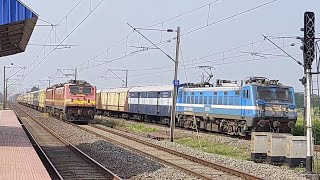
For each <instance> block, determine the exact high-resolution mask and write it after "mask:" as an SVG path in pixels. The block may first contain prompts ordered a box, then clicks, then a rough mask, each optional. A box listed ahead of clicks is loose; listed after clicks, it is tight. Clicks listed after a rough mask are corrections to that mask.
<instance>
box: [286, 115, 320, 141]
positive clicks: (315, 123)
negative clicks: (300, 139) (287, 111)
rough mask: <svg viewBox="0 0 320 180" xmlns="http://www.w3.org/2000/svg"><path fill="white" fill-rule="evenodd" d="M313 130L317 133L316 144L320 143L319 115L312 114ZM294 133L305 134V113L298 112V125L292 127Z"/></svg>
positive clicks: (295, 134)
mask: <svg viewBox="0 0 320 180" xmlns="http://www.w3.org/2000/svg"><path fill="white" fill-rule="evenodd" d="M312 123H313V128H314V129H313V132H314V133H315V140H316V144H317V145H319V144H320V117H319V116H318V115H313V116H312ZM292 134H293V135H294V136H304V135H305V125H304V123H303V113H301V112H298V120H297V123H296V126H295V127H294V128H293V129H292Z"/></svg>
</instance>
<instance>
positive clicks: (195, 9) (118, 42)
mask: <svg viewBox="0 0 320 180" xmlns="http://www.w3.org/2000/svg"><path fill="white" fill-rule="evenodd" d="M218 1H219V0H215V1H212V2H210V3H207V4H205V5H202V6H200V7H197V8H194V9H192V10H189V11H187V12H184V13H182V14H179V15H177V16H174V17H171V18H169V19H166V20H164V21H161V22H158V23H155V24H152V25H149V26H147V27H145V28H150V27H154V26H156V25H159V24H163V23H166V22H169V21H172V20H174V19H177V18H180V17H182V16H185V15H187V14H190V13H192V12H195V11H197V10H200V9H202V8H204V7H206V6H208V5H211V4H213V3H216V2H218ZM133 33H134V31H133V32H131V33H129V34H128V35H126V36H124V37H123V38H121V39H120V40H119V41H117V42H116V43H115V44H113V45H111V46H110V47H109V48H107V49H106V50H104V51H102V52H101V53H99V54H98V55H96V56H95V57H93V58H91V59H90V60H89V61H86V62H83V63H81V64H79V65H77V67H79V66H82V65H84V64H87V63H90V62H91V61H92V60H93V61H94V60H95V59H96V58H97V57H99V56H101V55H102V54H104V53H106V52H107V51H109V50H111V49H112V48H114V47H115V46H116V45H118V44H120V43H121V42H122V41H123V40H125V39H126V38H128V37H129V36H131V35H132V34H133Z"/></svg>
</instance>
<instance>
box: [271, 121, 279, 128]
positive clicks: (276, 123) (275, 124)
mask: <svg viewBox="0 0 320 180" xmlns="http://www.w3.org/2000/svg"><path fill="white" fill-rule="evenodd" d="M272 125H273V127H279V126H280V122H279V121H273V123H272Z"/></svg>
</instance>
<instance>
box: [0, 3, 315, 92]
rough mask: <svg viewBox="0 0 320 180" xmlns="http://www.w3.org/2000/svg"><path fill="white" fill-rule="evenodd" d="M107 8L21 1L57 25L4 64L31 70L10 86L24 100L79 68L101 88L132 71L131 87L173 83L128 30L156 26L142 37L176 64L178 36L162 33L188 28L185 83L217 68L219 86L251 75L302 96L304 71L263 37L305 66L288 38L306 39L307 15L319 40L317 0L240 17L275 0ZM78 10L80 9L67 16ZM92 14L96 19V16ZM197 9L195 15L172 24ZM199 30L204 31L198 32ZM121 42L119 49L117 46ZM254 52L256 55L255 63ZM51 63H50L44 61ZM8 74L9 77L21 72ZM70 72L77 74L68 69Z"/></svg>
mask: <svg viewBox="0 0 320 180" xmlns="http://www.w3.org/2000/svg"><path fill="white" fill-rule="evenodd" d="M100 1H101V0H83V1H79V0H68V1H63V0H55V1H40V0H22V2H24V3H25V4H26V5H28V6H29V7H30V8H31V9H32V10H34V11H35V12H36V13H37V14H39V19H40V20H38V23H37V24H38V25H43V24H46V23H45V22H44V21H47V22H50V23H52V24H57V26H55V28H54V29H52V27H50V26H36V28H35V30H34V32H33V34H32V37H31V39H30V41H29V44H30V45H28V47H27V49H26V51H25V52H24V53H20V54H17V55H13V56H8V57H2V58H1V59H0V65H1V66H4V65H6V66H8V65H10V63H14V65H15V66H19V67H23V66H27V67H29V68H27V70H26V71H25V72H24V74H28V76H26V77H25V79H24V80H23V81H19V82H11V84H16V85H12V86H10V90H11V93H13V92H14V93H20V92H23V91H25V90H26V89H27V88H28V89H30V88H31V87H32V86H37V85H40V87H45V86H44V84H45V83H46V82H43V83H41V82H40V81H39V80H47V79H48V78H49V79H51V81H52V83H60V82H65V81H66V80H67V79H66V78H62V77H64V76H63V75H62V74H61V73H60V72H58V71H57V68H60V69H61V68H63V69H72V68H75V67H77V69H78V72H77V75H78V79H83V80H86V81H88V82H90V83H91V84H93V85H95V86H97V87H98V89H103V88H113V87H121V86H123V85H124V82H123V81H122V80H120V79H117V78H116V77H117V76H118V77H120V78H122V79H123V80H124V79H125V71H123V70H128V84H129V86H144V85H162V84H171V83H172V80H173V73H174V71H173V70H174V63H173V61H172V60H171V59H170V58H169V57H168V56H166V55H165V54H164V53H162V52H161V51H160V50H158V49H155V48H149V49H148V50H145V49H143V48H141V47H151V46H152V44H151V43H150V42H148V40H147V39H145V38H143V37H142V36H141V35H139V33H137V32H133V29H132V28H131V27H130V26H129V25H128V24H127V23H129V24H130V25H132V26H134V27H136V28H146V27H149V26H151V25H154V24H156V25H155V26H152V27H149V30H145V29H141V30H139V32H140V33H142V34H143V35H144V36H145V37H147V38H148V39H149V40H150V41H151V42H153V43H155V44H159V46H158V47H159V48H160V49H161V50H163V51H164V52H165V53H166V54H168V55H169V56H170V57H172V58H175V51H176V40H175V39H174V37H175V36H176V33H175V32H171V33H170V32H161V31H158V30H160V29H174V30H175V29H176V28H177V27H178V26H179V27H181V34H182V35H183V36H181V47H180V53H179V55H180V58H179V62H180V63H179V80H180V82H199V81H200V80H201V78H200V76H201V74H202V70H201V69H199V68H197V66H212V67H213V68H212V73H213V74H214V78H213V80H212V81H211V82H215V80H216V79H230V80H238V81H240V80H243V79H244V78H246V77H248V76H264V77H268V78H269V79H278V80H280V82H282V83H283V84H285V85H290V86H293V87H295V91H303V86H302V85H301V83H300V82H299V79H300V78H301V77H302V76H303V68H302V67H301V66H299V65H298V64H297V63H296V62H295V61H294V60H293V59H291V58H290V57H286V54H284V53H283V52H282V51H281V50H279V49H278V48H276V46H275V45H273V44H272V43H271V42H269V41H268V40H267V39H264V37H263V36H262V35H266V36H267V37H269V38H270V39H271V41H272V42H274V43H276V44H277V45H278V46H280V47H281V48H283V49H284V50H285V51H286V52H288V53H289V54H290V55H292V56H293V57H294V58H295V59H296V60H298V61H302V60H303V59H302V51H301V50H300V46H301V43H300V40H297V39H296V38H281V37H296V36H303V32H301V31H300V28H301V27H303V14H304V12H305V11H313V12H315V15H316V32H319V33H320V28H319V27H320V26H319V24H320V20H319V19H320V13H319V12H320V11H319V10H320V1H317V0H313V1H297V0H295V1H293V0H277V1H273V2H272V3H270V4H267V5H266V6H263V7H260V8H257V9H254V10H252V11H248V12H246V13H243V14H241V15H238V16H234V17H232V16H233V15H236V14H239V13H241V12H245V11H247V10H249V9H252V8H254V7H257V6H260V5H262V4H265V3H267V2H270V1H271V0H243V1H234V0H218V1H213V0H197V1H191V0H188V1H186V0H175V1H171V0H161V1H150V0H136V1H132V0H122V1H107V0H104V1H102V3H101V4H100V5H99V6H98V7H97V8H96V9H95V10H94V11H92V10H93V9H94V8H95V7H96V5H98V3H99V2H100ZM79 2H80V3H79ZM90 2H91V5H90ZM77 3H79V5H78V6H77V7H76V8H75V9H74V10H73V11H71V13H70V14H68V15H67V16H66V14H67V13H68V12H70V10H71V9H72V8H73V7H74V6H75V5H76V4H77ZM209 3H211V4H210V5H209ZM90 7H91V8H90ZM198 7H199V8H198ZM200 7H202V8H200ZM197 8H198V9H197ZM90 9H91V12H92V13H91V14H90V15H89V13H90ZM195 9H197V10H195ZM190 10H194V11H192V12H191V13H186V14H185V15H182V16H180V17H178V18H173V17H176V16H178V15H181V14H184V13H185V12H189V11H190ZM88 15H89V16H88ZM87 16H88V17H87ZM86 17H87V18H86ZM228 17H231V18H228ZM318 17H319V18H318ZM85 18H86V19H85ZM172 18H173V19H172ZM84 19H85V20H84ZM170 19H172V20H170ZM61 20H62V21H61ZM83 20H84V21H83ZM167 20H168V21H167ZM82 21H83V22H82ZM59 22H60V23H59ZM81 22H82V23H81ZM199 27H203V28H202V29H199V30H197V31H193V30H196V29H198V28H199ZM150 29H158V30H150ZM50 32H51V33H50ZM128 34H130V35H129V36H128ZM318 36H320V34H318ZM46 39H48V40H47V41H46ZM64 39H65V41H63V42H61V41H62V40H64ZM121 39H122V41H120V40H121ZM167 40H170V41H169V42H168V41H167ZM116 42H119V43H118V44H117V45H115V46H114V44H115V43H116ZM44 44H47V45H57V44H63V45H74V46H72V47H71V48H58V49H56V50H53V47H50V46H46V48H45V49H42V48H43V45H44ZM36 45H42V46H36ZM244 45H246V46H244ZM111 47H112V48H111ZM236 47H241V48H236ZM41 49H42V50H41ZM107 49H109V50H108V51H106V50H107ZM231 49H233V50H231ZM51 51H52V53H50V54H48V53H49V52H51ZM101 52H104V53H102V54H101ZM252 53H256V55H255V56H252ZM99 54H101V55H100V56H97V55H99ZM45 56H47V58H45V59H44V57H45ZM96 56H97V57H96ZM37 57H38V58H37ZM94 57H96V58H95V59H93V58H94ZM90 59H93V60H91V61H89V60H90ZM40 61H42V62H41V63H39V62H40ZM88 61H89V62H88ZM81 64H82V65H81ZM97 65H99V66H97ZM95 66H96V67H95ZM88 67H89V68H88ZM85 68H88V69H87V70H84V69H85ZM109 69H111V71H112V72H113V73H112V72H111V71H110V70H109ZM31 70H32V72H31V73H30V71H31ZM314 70H315V69H314ZM1 71H2V70H1ZM8 71H9V72H8V75H10V74H13V73H15V71H16V69H10V70H8ZM63 72H64V73H67V74H71V73H73V71H69V70H63ZM0 73H1V72H0ZM1 74H3V73H1ZM115 74H116V75H117V76H116V75H115ZM17 78H21V76H18V77H13V80H12V81H14V79H17ZM314 79H316V77H314ZM9 84H10V83H9ZM0 87H1V86H0Z"/></svg>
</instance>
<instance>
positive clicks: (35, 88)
mask: <svg viewBox="0 0 320 180" xmlns="http://www.w3.org/2000/svg"><path fill="white" fill-rule="evenodd" d="M39 90H40V89H39V88H38V87H37V86H34V87H32V88H31V90H30V91H29V92H33V91H39Z"/></svg>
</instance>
